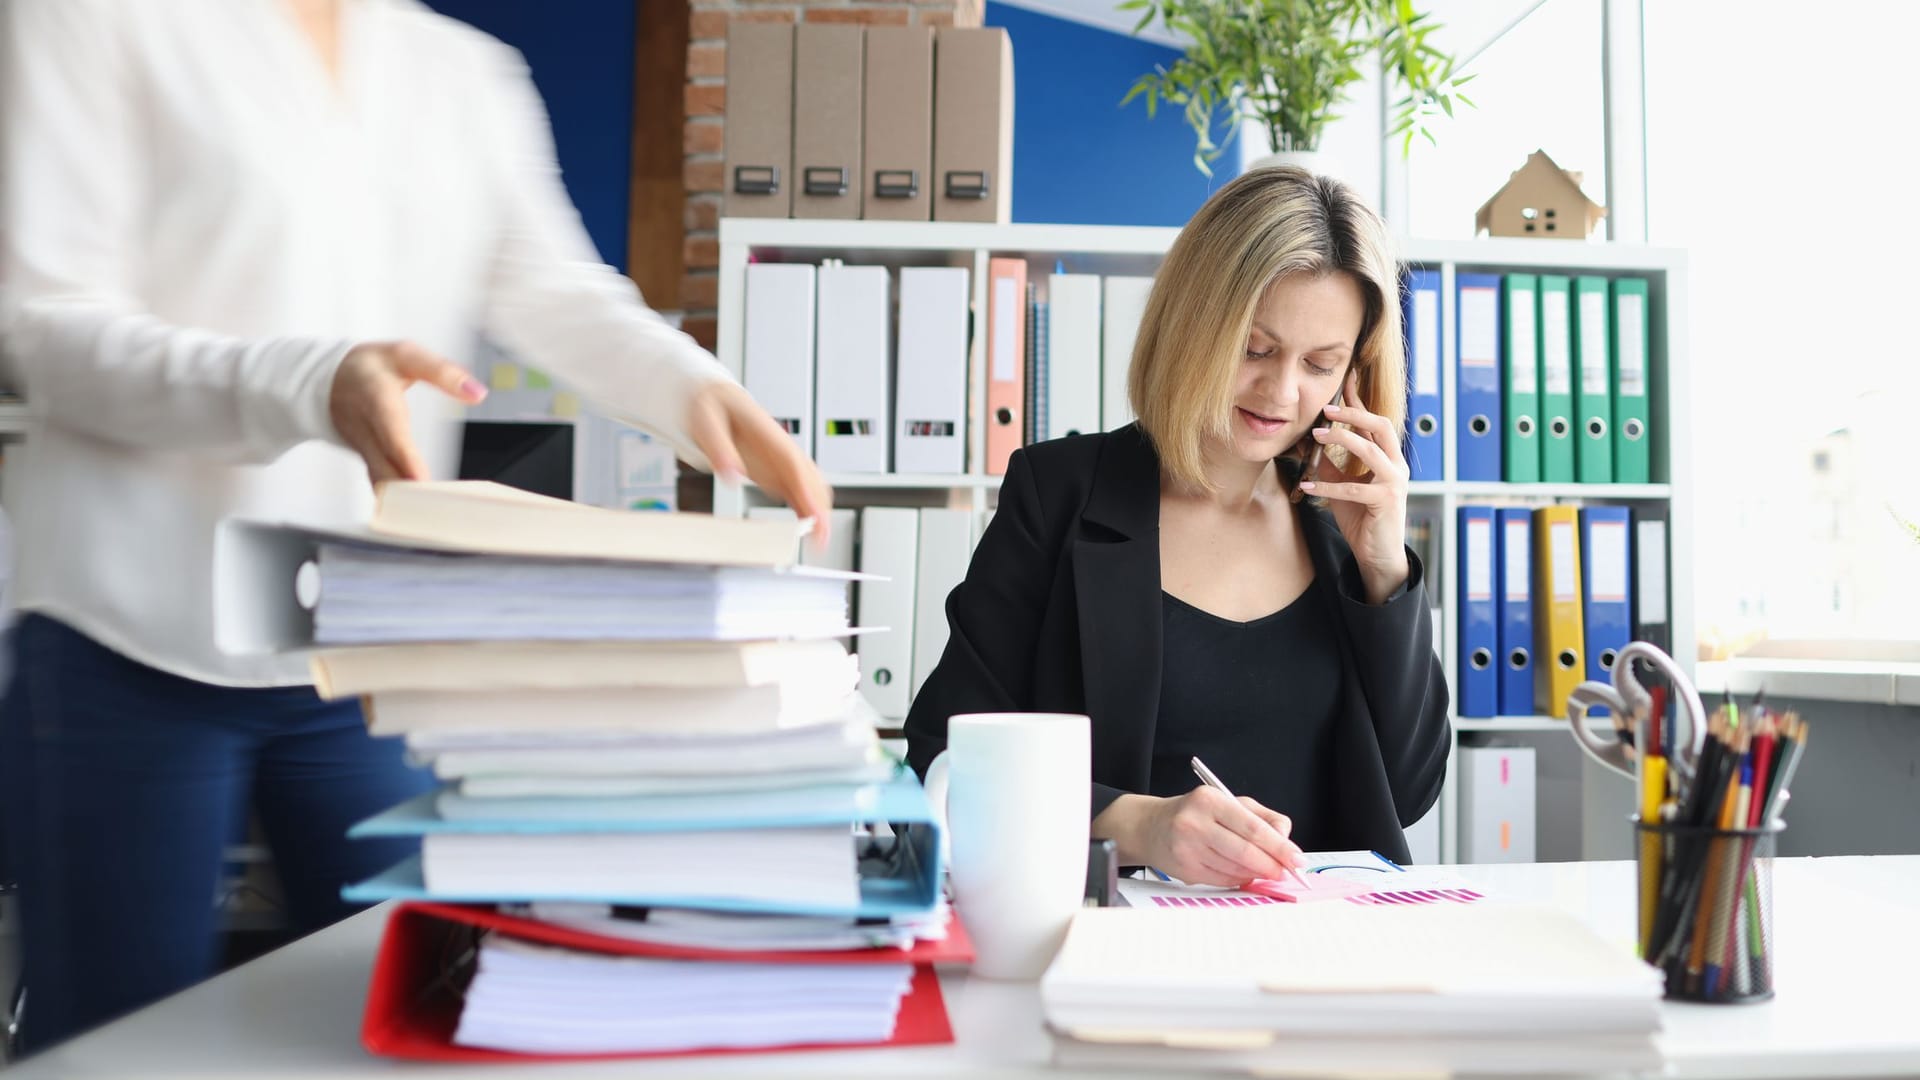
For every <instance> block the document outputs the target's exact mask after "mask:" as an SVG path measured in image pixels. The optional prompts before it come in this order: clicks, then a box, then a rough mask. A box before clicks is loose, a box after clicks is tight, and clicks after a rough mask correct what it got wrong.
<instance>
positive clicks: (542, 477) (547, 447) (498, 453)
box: [460, 420, 574, 499]
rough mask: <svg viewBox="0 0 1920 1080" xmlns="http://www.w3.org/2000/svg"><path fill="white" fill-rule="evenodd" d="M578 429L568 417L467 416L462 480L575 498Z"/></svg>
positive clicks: (461, 450) (462, 438) (461, 455)
mask: <svg viewBox="0 0 1920 1080" xmlns="http://www.w3.org/2000/svg"><path fill="white" fill-rule="evenodd" d="M573 431H574V425H573V424H571V423H569V422H567V421H563V420H556V421H535V420H468V421H467V422H466V428H465V431H464V432H463V433H462V436H461V440H460V479H462V480H493V481H497V482H499V483H502V484H507V485H509V486H511V487H517V488H519V489H521V490H522V491H531V492H533V493H535V494H536V495H551V496H553V497H554V498H556V499H571V498H573Z"/></svg>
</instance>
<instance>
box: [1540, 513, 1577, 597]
mask: <svg viewBox="0 0 1920 1080" xmlns="http://www.w3.org/2000/svg"><path fill="white" fill-rule="evenodd" d="M1574 540H1575V536H1574V532H1573V522H1571V521H1555V522H1551V523H1549V524H1548V525H1547V545H1548V547H1547V550H1548V552H1549V554H1550V555H1551V558H1550V559H1549V560H1548V563H1549V566H1550V567H1551V569H1552V571H1553V581H1552V583H1551V584H1552V586H1553V599H1554V601H1555V602H1556V603H1568V604H1576V603H1579V602H1580V584H1579V581H1580V577H1579V574H1578V573H1577V572H1576V568H1575V566H1574V562H1573V550H1574V546H1575V545H1574Z"/></svg>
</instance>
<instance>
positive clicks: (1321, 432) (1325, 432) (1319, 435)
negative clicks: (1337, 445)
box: [1313, 427, 1333, 439]
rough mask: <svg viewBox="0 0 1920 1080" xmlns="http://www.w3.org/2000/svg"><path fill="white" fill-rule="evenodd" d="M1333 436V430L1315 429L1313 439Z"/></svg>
mask: <svg viewBox="0 0 1920 1080" xmlns="http://www.w3.org/2000/svg"><path fill="white" fill-rule="evenodd" d="M1331 434H1333V429H1332V428H1323V427H1317V428H1314V429H1313V437H1314V438H1316V439H1324V438H1326V437H1327V436H1328V435H1331Z"/></svg>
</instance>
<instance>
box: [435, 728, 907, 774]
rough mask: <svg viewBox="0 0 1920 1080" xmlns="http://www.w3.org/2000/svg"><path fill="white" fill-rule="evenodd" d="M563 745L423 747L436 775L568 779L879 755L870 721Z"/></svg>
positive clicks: (749, 769) (803, 765) (765, 768)
mask: <svg viewBox="0 0 1920 1080" xmlns="http://www.w3.org/2000/svg"><path fill="white" fill-rule="evenodd" d="M591 738H593V737H592V736H581V737H580V738H579V739H575V740H570V741H568V742H565V743H562V742H558V741H556V740H554V739H551V738H545V737H536V738H533V739H530V740H529V741H528V742H527V743H525V744H515V745H508V746H497V747H487V748H484V749H483V748H477V747H475V748H464V749H459V750H443V751H432V752H426V751H423V752H421V753H419V754H417V755H416V757H430V758H431V760H432V763H433V771H434V773H435V774H436V775H438V776H440V777H441V778H442V779H447V780H457V779H461V778H463V777H469V776H485V775H489V774H491V775H512V774H528V773H532V774H545V775H567V776H623V775H624V776H717V775H732V776H740V775H746V774H779V773H784V772H787V771H789V770H794V769H850V768H853V767H855V766H859V765H864V764H866V763H868V762H871V761H876V760H879V758H880V754H881V751H880V743H879V738H878V737H877V736H876V735H875V734H874V730H873V728H872V727H871V726H870V725H867V724H863V723H861V722H860V721H859V720H857V719H856V720H852V721H850V722H848V723H846V724H843V725H832V726H816V727H804V728H793V729H790V730H787V731H781V732H776V733H774V734H772V735H763V736H757V737H754V738H750V739H738V740H729V739H724V738H714V739H675V740H666V739H655V738H650V737H648V736H639V735H625V736H617V737H608V738H606V739H604V740H603V741H599V742H589V741H587V740H588V739H591Z"/></svg>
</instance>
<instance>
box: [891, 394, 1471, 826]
mask: <svg viewBox="0 0 1920 1080" xmlns="http://www.w3.org/2000/svg"><path fill="white" fill-rule="evenodd" d="M1298 516H1299V520H1300V526H1301V532H1302V536H1303V538H1304V539H1305V541H1306V545H1307V552H1308V554H1309V555H1310V556H1311V557H1312V560H1313V573H1314V578H1315V580H1316V581H1318V582H1319V583H1320V585H1319V587H1320V589H1321V590H1322V596H1323V597H1324V599H1325V601H1326V608H1327V615H1326V616H1325V618H1326V623H1325V630H1326V637H1327V638H1328V639H1329V640H1330V641H1331V642H1332V644H1333V647H1334V648H1335V649H1337V650H1338V651H1339V654H1340V664H1339V669H1338V672H1339V674H1338V678H1339V683H1340V704H1339V707H1338V712H1339V715H1338V717H1337V718H1336V719H1335V721H1334V723H1333V725H1332V728H1331V730H1330V731H1329V733H1328V738H1329V741H1330V743H1331V745H1330V746H1329V747H1328V749H1327V768H1328V780H1327V784H1328V791H1327V792H1326V794H1325V797H1326V799H1327V800H1329V812H1330V813H1332V814H1333V817H1332V820H1331V821H1330V822H1329V823H1328V825H1327V829H1326V831H1324V832H1318V833H1316V834H1315V838H1314V840H1313V842H1314V844H1315V845H1316V846H1318V847H1322V848H1324V849H1325V850H1330V851H1347V850H1366V849H1369V848H1371V849H1372V850H1374V851H1378V852H1379V853H1380V854H1382V855H1385V856H1387V857H1388V858H1391V859H1395V860H1398V861H1400V862H1405V861H1406V860H1407V842H1406V838H1405V836H1404V835H1403V834H1402V832H1401V829H1402V827H1403V826H1405V825H1410V824H1412V823H1413V822H1415V821H1418V820H1420V816H1421V815H1422V814H1425V813H1426V812H1427V809H1428V808H1429V807H1431V806H1432V805H1433V804H1434V801H1435V800H1436V799H1437V798H1438V797H1439V794H1440V780H1441V777H1442V775H1443V774H1444V773H1445V772H1446V765H1447V750H1448V748H1449V747H1450V745H1451V740H1450V738H1449V737H1448V733H1447V681H1446V678H1445V677H1444V675H1443V674H1442V673H1441V670H1440V658H1439V657H1437V656H1435V655H1434V652H1433V623H1432V619H1431V618H1430V617H1429V616H1428V614H1427V597H1426V590H1425V588H1424V586H1423V576H1424V572H1425V571H1424V568H1423V567H1422V566H1421V565H1420V560H1419V559H1418V558H1417V557H1415V556H1414V555H1413V553H1412V552H1408V555H1407V559H1408V565H1409V567H1410V568H1411V574H1410V576H1409V577H1408V579H1407V587H1406V588H1405V589H1404V590H1403V591H1402V592H1400V593H1399V594H1398V595H1395V596H1393V597H1391V598H1389V599H1388V600H1387V601H1386V602H1385V603H1382V604H1370V603H1368V602H1367V597H1366V584H1365V582H1364V581H1362V580H1361V577H1360V568H1359V566H1358V564H1356V563H1355V562H1354V559H1353V552H1352V550H1351V549H1349V548H1348V547H1347V542H1346V540H1345V538H1343V537H1342V536H1341V535H1340V529H1339V527H1338V526H1337V525H1335V524H1334V522H1333V517H1332V515H1331V514H1329V513H1328V512H1327V511H1326V510H1324V509H1321V508H1319V507H1316V506H1312V505H1302V506H1301V507H1300V508H1299V510H1298ZM1160 597H1161V591H1160V458H1159V455H1157V454H1156V453H1155V452H1154V449H1153V443H1152V442H1151V441H1150V440H1149V439H1148V438H1147V437H1146V435H1145V434H1143V433H1142V432H1141V431H1140V429H1139V427H1138V426H1137V425H1133V424H1129V425H1127V426H1126V427H1123V428H1121V429H1119V430H1117V431H1110V432H1105V433H1102V434H1097V435H1073V436H1069V437H1067V438H1064V439H1054V440H1051V441H1049V442H1044V443H1040V444H1038V445H1035V446H1029V447H1026V448H1025V449H1022V450H1016V451H1014V452H1013V456H1012V457H1011V458H1010V459H1009V460H1008V462H1007V475H1006V479H1005V481H1004V482H1003V483H1002V484H1001V486H1000V510H999V512H998V513H996V514H995V515H994V518H993V523H992V524H990V525H988V526H987V531H986V532H985V533H984V534H982V535H981V537H980V544H979V546H978V547H977V548H975V549H974V553H973V562H972V564H971V565H970V566H968V568H967V576H966V579H965V580H964V581H962V582H961V583H960V584H959V585H957V586H955V587H954V590H953V592H952V593H951V594H950V595H948V597H947V626H948V628H949V633H948V637H947V648H946V651H945V652H944V653H942V654H941V656H940V664H939V666H938V667H936V668H934V670H933V673H932V674H931V675H930V676H928V678H927V681H926V683H925V684H924V685H922V686H921V688H920V692H919V693H918V694H916V695H914V699H913V708H912V709H911V710H909V711H908V713H907V722H906V729H907V760H908V761H909V762H911V763H912V765H913V767H914V769H915V770H916V771H918V772H919V773H921V774H922V775H925V773H926V769H927V766H928V765H929V764H931V763H932V761H933V758H934V755H936V754H938V753H939V752H940V751H941V749H943V748H944V747H945V746H946V744H947V718H948V717H950V716H954V715H957V714H959V713H973V712H1014V711H1031V712H1068V713H1085V714H1086V715H1087V716H1088V717H1089V718H1091V719H1092V721H1093V776H1092V778H1091V779H1092V781H1093V786H1092V791H1091V803H1092V810H1093V813H1094V815H1095V816H1098V815H1099V813H1100V811H1102V810H1105V809H1106V808H1107V805H1108V804H1109V803H1111V802H1112V801H1113V800H1114V799H1116V798H1118V797H1119V796H1120V795H1121V794H1123V793H1125V792H1129V791H1133V792H1141V793H1145V792H1146V791H1147V786H1148V782H1149V776H1150V773H1151V771H1152V763H1153V747H1154V728H1155V727H1156V726H1157V725H1156V721H1157V714H1158V711H1159V709H1158V706H1159V703H1160V684H1161V681H1162V680H1161V667H1162V661H1163V660H1164V652H1163V645H1162V641H1161V637H1162V634H1161V631H1162V625H1161V619H1162V614H1161V608H1162V604H1161V600H1160ZM1207 764H1208V765H1210V766H1212V767H1213V768H1214V770H1215V771H1219V769H1220V766H1221V763H1220V762H1217V761H1212V760H1208V761H1207ZM1229 775H1233V774H1229ZM1229 783H1231V781H1229ZM1281 812H1282V813H1286V812H1287V811H1286V810H1284V809H1282V810H1281Z"/></svg>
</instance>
